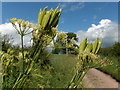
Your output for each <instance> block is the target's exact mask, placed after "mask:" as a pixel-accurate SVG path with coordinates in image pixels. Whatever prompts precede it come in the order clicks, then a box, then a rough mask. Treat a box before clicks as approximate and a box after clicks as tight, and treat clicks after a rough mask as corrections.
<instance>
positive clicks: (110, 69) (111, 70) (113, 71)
mask: <svg viewBox="0 0 120 90" xmlns="http://www.w3.org/2000/svg"><path fill="white" fill-rule="evenodd" d="M102 57H105V56H102ZM107 58H108V60H109V61H112V63H113V64H112V65H110V66H106V67H101V68H99V69H100V70H101V71H103V72H105V73H107V74H109V75H111V76H112V77H113V78H114V79H116V80H117V81H119V82H120V78H119V73H118V72H119V71H118V66H119V64H118V62H119V60H120V57H110V56H109V57H107Z"/></svg>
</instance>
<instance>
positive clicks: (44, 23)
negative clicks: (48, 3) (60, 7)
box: [42, 11, 51, 29]
mask: <svg viewBox="0 0 120 90" xmlns="http://www.w3.org/2000/svg"><path fill="white" fill-rule="evenodd" d="M50 16H51V12H50V11H48V12H47V13H46V15H45V16H44V17H43V21H42V27H43V28H44V29H45V27H46V26H47V24H48V23H49V19H50Z"/></svg>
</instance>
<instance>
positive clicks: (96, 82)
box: [83, 68, 120, 88]
mask: <svg viewBox="0 0 120 90" xmlns="http://www.w3.org/2000/svg"><path fill="white" fill-rule="evenodd" d="M83 86H84V87H85V88H118V86H120V85H118V82H117V81H116V80H114V79H113V78H112V77H111V76H110V75H107V74H105V73H103V72H101V71H99V70H97V69H94V68H93V69H90V70H89V71H88V73H87V74H86V76H85V77H84V79H83Z"/></svg>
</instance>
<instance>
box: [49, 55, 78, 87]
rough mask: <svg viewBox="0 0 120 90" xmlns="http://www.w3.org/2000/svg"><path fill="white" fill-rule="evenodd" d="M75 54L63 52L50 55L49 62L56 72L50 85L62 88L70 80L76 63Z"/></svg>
mask: <svg viewBox="0 0 120 90" xmlns="http://www.w3.org/2000/svg"><path fill="white" fill-rule="evenodd" d="M75 58H76V56H73V55H68V56H66V55H65V54H63V55H57V54H54V55H52V56H51V57H50V62H51V64H52V65H53V67H54V69H55V71H56V74H55V75H54V78H53V80H52V81H51V82H52V86H54V87H59V88H64V87H66V86H67V84H68V83H69V82H70V80H71V78H72V76H73V69H74V67H75V64H76V59H75Z"/></svg>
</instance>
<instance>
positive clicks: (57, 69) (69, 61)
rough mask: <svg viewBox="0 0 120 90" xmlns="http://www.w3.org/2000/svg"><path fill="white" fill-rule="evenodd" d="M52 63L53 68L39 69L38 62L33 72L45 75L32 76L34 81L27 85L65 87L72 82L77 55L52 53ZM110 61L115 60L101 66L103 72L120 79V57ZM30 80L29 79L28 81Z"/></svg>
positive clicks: (50, 58)
mask: <svg viewBox="0 0 120 90" xmlns="http://www.w3.org/2000/svg"><path fill="white" fill-rule="evenodd" d="M49 60H50V64H51V66H52V67H50V68H52V69H46V70H42V69H38V68H39V67H40V66H39V65H37V64H36V66H35V67H34V69H33V72H32V73H33V74H34V73H37V74H39V75H43V77H44V78H39V77H36V76H32V78H30V80H32V81H33V82H30V83H29V84H28V85H27V86H29V88H30V87H31V88H33V86H34V87H36V86H37V85H38V84H39V85H41V86H43V87H46V88H65V87H66V86H67V85H68V83H69V82H70V80H71V78H72V76H73V74H74V73H73V69H74V67H75V65H76V62H77V56H74V55H68V56H67V55H65V54H62V55H57V54H52V55H51V56H50V57H49ZM109 60H110V61H112V62H113V65H112V66H107V67H103V68H99V69H100V70H102V71H103V72H106V73H108V74H110V75H111V76H112V77H114V78H115V79H117V80H119V79H118V61H117V60H118V58H117V57H116V58H115V57H114V58H113V57H111V58H109ZM28 82H29V81H28Z"/></svg>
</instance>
